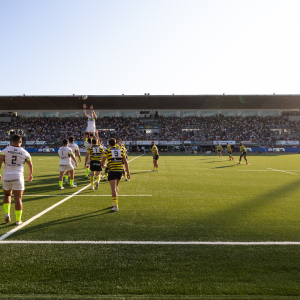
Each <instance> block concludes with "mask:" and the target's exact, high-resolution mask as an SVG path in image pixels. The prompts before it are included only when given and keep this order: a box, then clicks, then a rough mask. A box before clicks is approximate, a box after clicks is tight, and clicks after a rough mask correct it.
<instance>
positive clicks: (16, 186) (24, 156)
mask: <svg viewBox="0 0 300 300" xmlns="http://www.w3.org/2000/svg"><path fill="white" fill-rule="evenodd" d="M21 145H22V138H21V136H20V135H14V136H13V137H12V146H8V147H7V148H5V149H4V150H3V151H2V152H0V169H1V167H2V163H3V162H4V163H5V165H4V172H3V184H2V188H3V192H4V199H3V207H4V212H5V222H6V223H9V222H10V221H11V218H10V206H11V195H12V192H13V193H14V200H15V214H16V225H21V224H22V221H21V217H22V211H23V204H22V196H23V191H24V190H25V183H24V163H25V162H26V164H27V166H28V182H31V181H32V171H33V166H32V162H31V157H30V155H29V153H28V152H27V151H26V150H25V149H23V148H22V147H21ZM0 179H2V178H1V175H0Z"/></svg>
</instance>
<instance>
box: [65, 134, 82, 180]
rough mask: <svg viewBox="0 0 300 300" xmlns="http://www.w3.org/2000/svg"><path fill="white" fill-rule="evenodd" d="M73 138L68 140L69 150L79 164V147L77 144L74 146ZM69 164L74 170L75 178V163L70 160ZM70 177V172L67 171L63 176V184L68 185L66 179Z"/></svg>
mask: <svg viewBox="0 0 300 300" xmlns="http://www.w3.org/2000/svg"><path fill="white" fill-rule="evenodd" d="M74 140H75V139H74V136H70V138H69V146H68V147H69V148H71V150H72V153H73V155H74V157H75V154H77V157H78V160H79V162H81V157H80V152H79V147H78V145H77V144H74ZM71 163H72V165H73V169H74V177H75V168H76V167H75V162H74V161H73V160H71ZM69 176H70V172H69V171H67V172H66V174H65V183H68V177H69Z"/></svg>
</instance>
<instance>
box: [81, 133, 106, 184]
mask: <svg viewBox="0 0 300 300" xmlns="http://www.w3.org/2000/svg"><path fill="white" fill-rule="evenodd" d="M102 154H103V148H102V147H101V146H100V145H97V140H96V139H93V140H92V146H91V147H89V148H88V149H87V153H86V157H85V167H87V161H88V159H90V170H91V178H90V180H91V190H93V189H94V176H95V172H96V177H95V179H96V184H95V190H98V188H99V182H100V172H101V171H102V168H101V157H102Z"/></svg>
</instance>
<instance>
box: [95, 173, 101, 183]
mask: <svg viewBox="0 0 300 300" xmlns="http://www.w3.org/2000/svg"><path fill="white" fill-rule="evenodd" d="M95 179H96V181H97V182H98V183H99V182H100V175H97V176H95Z"/></svg>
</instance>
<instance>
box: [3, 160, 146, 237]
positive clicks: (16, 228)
mask: <svg viewBox="0 0 300 300" xmlns="http://www.w3.org/2000/svg"><path fill="white" fill-rule="evenodd" d="M143 155H144V154H142V155H140V156H143ZM140 156H137V157H135V158H133V159H132V160H134V159H136V158H138V157H140ZM132 160H130V161H132ZM89 186H90V184H88V185H86V186H85V187H83V188H82V189H80V190H79V191H77V192H75V193H74V194H72V195H70V196H68V197H67V198H65V199H63V200H61V201H59V202H57V203H56V204H54V205H52V206H50V207H48V208H47V209H45V210H44V211H42V212H40V213H39V214H37V215H35V216H34V217H32V218H30V219H29V220H27V221H25V222H23V223H22V224H21V225H19V226H16V227H15V228H14V229H12V230H10V231H9V232H7V233H5V234H3V235H2V236H0V242H1V241H3V240H4V239H6V238H7V237H9V236H10V235H12V234H13V233H14V232H16V231H18V230H20V229H21V228H23V227H24V226H26V225H27V224H29V223H31V222H32V221H34V220H35V219H37V218H39V217H41V216H42V215H44V214H45V213H47V212H48V211H50V210H52V209H53V208H55V207H56V206H58V205H60V204H62V203H64V202H65V201H67V200H69V199H70V198H72V197H73V196H75V195H77V194H78V193H80V192H81V191H83V190H85V189H86V188H87V187H89ZM110 196H111V195H110Z"/></svg>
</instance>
